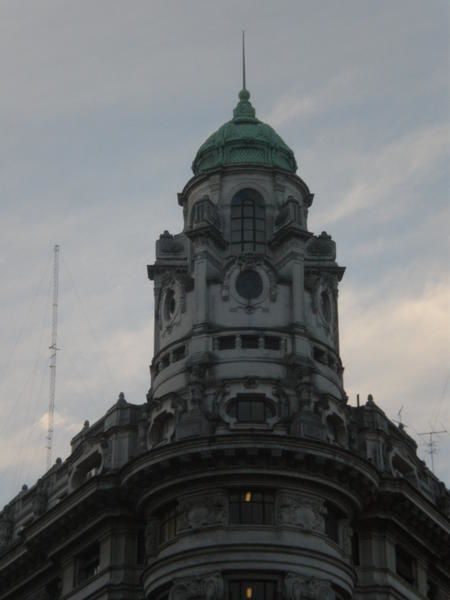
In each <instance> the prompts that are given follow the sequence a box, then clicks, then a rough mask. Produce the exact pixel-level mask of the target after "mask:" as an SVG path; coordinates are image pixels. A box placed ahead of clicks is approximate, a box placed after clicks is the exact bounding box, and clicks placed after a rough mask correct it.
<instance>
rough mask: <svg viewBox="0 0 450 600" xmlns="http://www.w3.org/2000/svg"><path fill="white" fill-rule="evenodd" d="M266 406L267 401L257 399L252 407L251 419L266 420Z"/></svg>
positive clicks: (259, 421) (260, 421)
mask: <svg viewBox="0 0 450 600" xmlns="http://www.w3.org/2000/svg"><path fill="white" fill-rule="evenodd" d="M265 406H266V403H265V402H264V401H261V400H257V401H256V402H252V404H251V407H252V410H251V420H252V421H255V422H256V423H262V422H263V421H265V418H266V415H265Z"/></svg>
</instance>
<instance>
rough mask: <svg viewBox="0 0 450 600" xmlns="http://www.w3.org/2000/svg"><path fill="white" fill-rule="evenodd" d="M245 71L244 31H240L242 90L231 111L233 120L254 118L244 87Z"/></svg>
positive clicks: (247, 93) (248, 95)
mask: <svg viewBox="0 0 450 600" xmlns="http://www.w3.org/2000/svg"><path fill="white" fill-rule="evenodd" d="M246 85H247V83H246V72H245V31H242V90H241V91H240V92H239V102H238V105H237V106H236V108H235V109H234V111H233V120H234V121H236V120H238V119H240V120H248V119H250V120H253V121H254V120H255V109H254V108H253V106H252V104H251V102H250V100H249V99H250V92H249V91H248V90H247V87H246Z"/></svg>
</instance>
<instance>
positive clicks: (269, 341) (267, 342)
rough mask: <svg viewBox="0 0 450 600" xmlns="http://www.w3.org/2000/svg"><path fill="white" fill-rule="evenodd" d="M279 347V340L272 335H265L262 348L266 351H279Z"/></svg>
mask: <svg viewBox="0 0 450 600" xmlns="http://www.w3.org/2000/svg"><path fill="white" fill-rule="evenodd" d="M280 347H281V338H279V337H275V336H273V335H266V336H265V337H264V348H266V349H267V350H279V349H280Z"/></svg>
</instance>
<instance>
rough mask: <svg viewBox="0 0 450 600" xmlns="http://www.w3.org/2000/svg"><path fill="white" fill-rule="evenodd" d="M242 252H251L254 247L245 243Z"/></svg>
mask: <svg viewBox="0 0 450 600" xmlns="http://www.w3.org/2000/svg"><path fill="white" fill-rule="evenodd" d="M242 250H244V252H252V250H254V246H253V244H249V243H247V242H246V243H245V244H242Z"/></svg>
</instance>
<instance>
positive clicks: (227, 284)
mask: <svg viewBox="0 0 450 600" xmlns="http://www.w3.org/2000/svg"><path fill="white" fill-rule="evenodd" d="M245 271H256V272H257V273H258V274H259V276H260V277H261V279H262V286H263V289H262V293H261V294H260V295H259V296H258V298H255V299H252V300H249V299H247V298H243V297H241V296H240V295H239V293H238V292H237V290H236V286H235V283H236V279H237V277H238V276H239V274H240V273H243V272H245ZM277 292H278V286H277V280H276V275H275V272H274V271H273V268H272V267H271V265H270V264H269V263H267V262H266V261H265V260H264V259H263V258H259V257H258V258H256V257H253V256H240V257H236V258H234V259H233V260H232V262H231V264H230V263H229V264H228V266H227V267H226V273H225V276H224V279H223V284H222V299H223V300H225V301H227V300H229V299H230V297H232V298H233V300H234V301H235V302H236V303H237V304H239V305H242V307H243V308H245V309H246V310H248V309H249V308H251V309H252V311H253V310H255V309H256V308H257V307H259V306H260V305H261V304H263V303H264V301H265V300H266V299H267V297H269V299H270V301H271V302H275V301H276V299H277Z"/></svg>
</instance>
